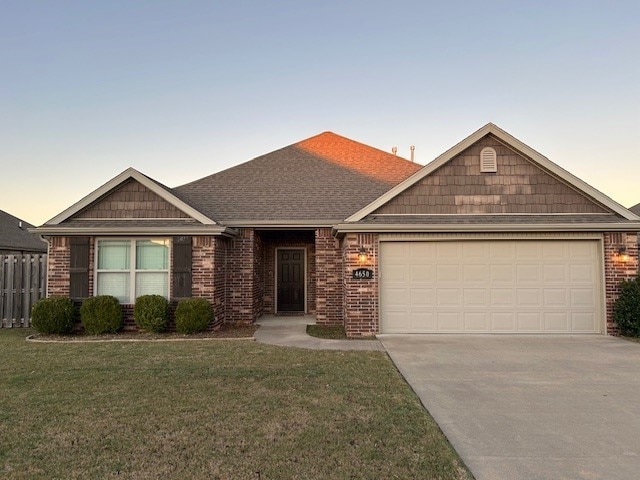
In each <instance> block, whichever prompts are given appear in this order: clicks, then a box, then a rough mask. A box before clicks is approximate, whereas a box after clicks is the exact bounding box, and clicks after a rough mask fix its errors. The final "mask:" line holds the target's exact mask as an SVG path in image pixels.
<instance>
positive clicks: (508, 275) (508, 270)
mask: <svg viewBox="0 0 640 480" xmlns="http://www.w3.org/2000/svg"><path fill="white" fill-rule="evenodd" d="M515 271H516V268H515V266H514V265H512V264H504V265H502V264H497V265H496V264H491V265H489V281H490V282H491V283H500V282H502V283H513V282H514V281H515V278H516V277H515Z"/></svg>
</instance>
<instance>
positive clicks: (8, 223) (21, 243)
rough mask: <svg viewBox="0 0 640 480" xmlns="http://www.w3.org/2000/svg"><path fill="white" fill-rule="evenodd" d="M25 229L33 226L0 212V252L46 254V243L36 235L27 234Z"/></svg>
mask: <svg viewBox="0 0 640 480" xmlns="http://www.w3.org/2000/svg"><path fill="white" fill-rule="evenodd" d="M20 222H22V228H20ZM27 228H33V225H31V224H30V223H27V222H25V221H24V220H20V219H19V218H18V217H14V216H13V215H11V214H9V213H7V212H3V211H2V210H0V250H23V251H28V252H46V251H47V243H46V242H45V241H43V240H41V239H40V237H39V236H38V235H34V234H33V233H29V231H27Z"/></svg>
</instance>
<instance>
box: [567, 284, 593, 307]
mask: <svg viewBox="0 0 640 480" xmlns="http://www.w3.org/2000/svg"><path fill="white" fill-rule="evenodd" d="M570 295H571V306H572V307H587V308H592V307H594V306H595V301H596V296H595V291H594V289H592V288H572V289H571V292H570Z"/></svg>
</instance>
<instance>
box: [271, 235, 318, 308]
mask: <svg viewBox="0 0 640 480" xmlns="http://www.w3.org/2000/svg"><path fill="white" fill-rule="evenodd" d="M259 235H260V236H261V237H262V242H263V245H264V254H263V257H262V258H263V259H264V260H263V261H264V264H263V277H262V278H263V279H264V295H263V298H264V313H270V314H273V313H275V301H276V295H275V278H276V248H304V249H305V250H306V252H305V253H306V261H307V298H306V299H305V300H306V307H307V312H308V313H315V312H316V261H315V258H316V250H315V243H314V239H313V232H311V231H300V232H280V231H278V232H275V231H273V232H268V231H267V232H260V234H259Z"/></svg>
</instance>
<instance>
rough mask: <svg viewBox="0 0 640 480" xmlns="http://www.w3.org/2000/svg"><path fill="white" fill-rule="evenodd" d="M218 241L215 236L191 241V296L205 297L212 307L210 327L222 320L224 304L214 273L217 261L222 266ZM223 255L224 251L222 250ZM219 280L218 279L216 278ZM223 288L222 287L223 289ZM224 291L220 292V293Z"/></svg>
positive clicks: (195, 238) (201, 237) (215, 272)
mask: <svg viewBox="0 0 640 480" xmlns="http://www.w3.org/2000/svg"><path fill="white" fill-rule="evenodd" d="M218 246H219V243H218V242H217V241H216V238H215V237H212V236H200V237H193V242H192V247H191V248H192V250H191V254H192V268H191V275H192V280H191V284H192V296H194V297H202V298H206V299H207V300H208V301H209V303H211V307H212V308H213V313H214V321H213V323H212V324H211V326H210V328H214V327H215V326H217V325H220V324H222V322H223V320H224V304H223V302H222V301H221V294H220V293H219V292H218V291H217V288H216V287H217V285H216V274H217V275H218V276H219V275H220V274H219V272H217V270H218V269H219V267H218V265H217V264H218V263H222V265H223V268H224V256H222V259H221V260H222V261H221V262H219V261H218V260H219V255H220V252H218V251H217V247H218ZM222 254H223V255H224V252H222ZM218 280H219V279H218ZM223 290H224V289H223ZM223 294H224V292H223V293H222V295H223Z"/></svg>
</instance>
